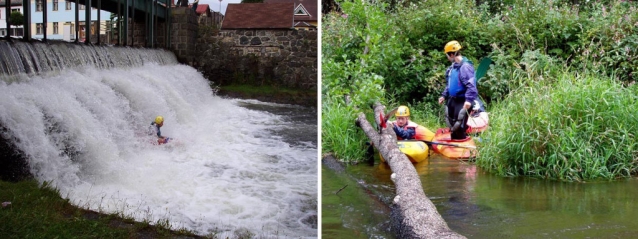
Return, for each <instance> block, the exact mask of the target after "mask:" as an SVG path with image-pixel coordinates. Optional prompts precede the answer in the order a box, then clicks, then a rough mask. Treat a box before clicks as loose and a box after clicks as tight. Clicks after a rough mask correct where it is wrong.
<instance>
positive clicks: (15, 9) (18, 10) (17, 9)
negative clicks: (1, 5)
mask: <svg viewBox="0 0 638 239" xmlns="http://www.w3.org/2000/svg"><path fill="white" fill-rule="evenodd" d="M11 12H20V8H14V9H11Z"/></svg>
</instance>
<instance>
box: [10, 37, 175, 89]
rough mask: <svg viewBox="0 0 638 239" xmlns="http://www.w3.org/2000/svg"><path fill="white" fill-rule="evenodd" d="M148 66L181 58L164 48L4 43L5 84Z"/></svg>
mask: <svg viewBox="0 0 638 239" xmlns="http://www.w3.org/2000/svg"><path fill="white" fill-rule="evenodd" d="M145 63H157V64H162V65H165V64H177V59H176V58H175V55H174V54H173V53H172V52H169V51H165V50H161V49H143V48H128V47H113V46H89V45H78V44H70V43H66V42H53V41H50V42H48V43H42V42H21V41H14V42H8V41H2V40H0V79H2V80H4V81H8V80H10V79H16V77H18V78H19V77H20V76H23V77H24V76H33V75H37V74H42V73H46V72H56V71H62V70H68V69H79V68H83V67H95V68H98V69H111V68H117V67H124V66H127V67H130V66H142V65H144V64H145Z"/></svg>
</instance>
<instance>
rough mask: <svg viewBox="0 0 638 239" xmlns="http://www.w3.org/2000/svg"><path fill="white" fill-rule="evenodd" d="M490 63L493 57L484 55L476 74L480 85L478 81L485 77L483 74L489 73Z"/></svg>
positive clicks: (475, 76)
mask: <svg viewBox="0 0 638 239" xmlns="http://www.w3.org/2000/svg"><path fill="white" fill-rule="evenodd" d="M490 64H492V59H491V58H489V57H484V58H483V59H481V63H480V64H479V66H478V69H477V70H476V73H475V74H474V78H475V79H476V83H477V85H478V81H479V80H480V79H481V78H483V76H485V73H487V69H489V68H490Z"/></svg>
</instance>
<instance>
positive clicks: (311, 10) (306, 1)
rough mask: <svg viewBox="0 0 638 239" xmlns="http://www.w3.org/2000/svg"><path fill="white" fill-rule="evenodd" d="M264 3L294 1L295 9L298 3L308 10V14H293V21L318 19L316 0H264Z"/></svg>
mask: <svg viewBox="0 0 638 239" xmlns="http://www.w3.org/2000/svg"><path fill="white" fill-rule="evenodd" d="M264 2H265V3H282V2H294V3H295V9H296V8H297V6H299V4H301V5H303V7H304V8H305V9H306V10H307V11H308V14H310V16H295V21H318V20H319V14H317V13H318V9H317V0H264Z"/></svg>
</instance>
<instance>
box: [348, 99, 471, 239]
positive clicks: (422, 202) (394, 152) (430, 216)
mask: <svg viewBox="0 0 638 239" xmlns="http://www.w3.org/2000/svg"><path fill="white" fill-rule="evenodd" d="M384 110H385V106H383V105H381V104H380V103H376V104H375V105H374V115H375V121H376V122H377V125H381V122H379V121H380V119H379V115H383V114H384V113H383V112H384ZM384 116H385V115H384ZM356 123H357V125H358V126H359V127H361V129H363V131H364V132H365V134H366V136H368V138H370V142H372V143H373V144H374V146H375V147H376V148H377V150H379V152H381V155H382V156H383V158H385V160H386V162H387V163H388V164H389V165H390V168H391V169H392V172H393V173H392V176H391V178H392V181H393V182H394V184H395V185H396V196H395V197H394V200H393V204H392V206H391V208H392V212H391V216H390V217H391V225H392V230H393V231H394V233H395V234H396V235H397V238H465V237H464V236H462V235H460V234H458V233H456V232H454V231H452V230H450V228H449V227H448V225H447V223H446V222H445V221H444V220H443V218H442V217H441V215H440V214H439V213H438V212H437V210H436V207H435V206H434V204H433V203H432V201H430V199H428V198H427V197H426V196H425V193H424V192H423V187H422V185H421V180H420V179H419V176H418V174H417V172H416V169H414V165H412V163H411V162H410V160H409V159H408V158H407V157H406V156H405V154H403V153H401V151H399V148H397V140H396V134H395V133H394V131H393V130H392V129H391V128H390V127H387V128H385V129H383V130H382V131H381V134H379V131H377V130H375V129H374V127H372V125H370V122H368V120H367V119H366V118H365V115H364V114H363V113H359V116H358V117H357V119H356Z"/></svg>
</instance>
